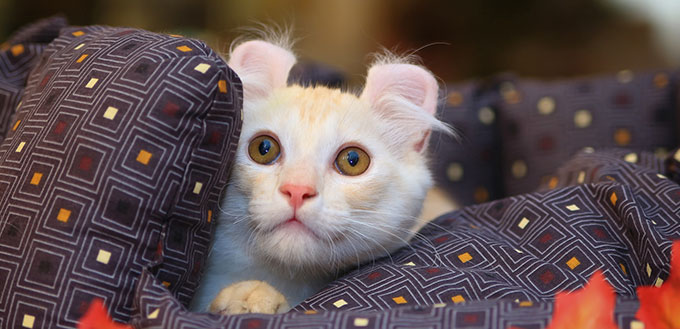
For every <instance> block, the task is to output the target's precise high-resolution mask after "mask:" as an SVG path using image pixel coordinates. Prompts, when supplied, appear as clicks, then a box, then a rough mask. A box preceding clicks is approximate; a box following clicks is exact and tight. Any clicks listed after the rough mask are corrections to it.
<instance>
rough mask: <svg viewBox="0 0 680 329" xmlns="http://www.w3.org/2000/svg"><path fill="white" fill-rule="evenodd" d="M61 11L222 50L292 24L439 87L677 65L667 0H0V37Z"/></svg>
mask: <svg viewBox="0 0 680 329" xmlns="http://www.w3.org/2000/svg"><path fill="white" fill-rule="evenodd" d="M55 14H62V15H64V16H66V17H67V18H68V20H69V21H70V23H71V24H73V25H89V24H104V25H114V26H131V27H138V28H143V29H147V30H151V31H156V32H167V33H177V34H182V35H185V36H190V37H196V38H199V39H202V40H204V41H206V42H207V43H208V44H209V45H210V46H212V47H213V48H214V49H216V50H218V51H222V52H226V51H227V50H228V48H229V44H230V42H231V40H233V39H234V38H235V37H236V36H237V35H238V34H239V30H238V28H239V27H243V26H254V25H255V22H264V23H269V22H274V23H277V24H284V25H285V24H289V25H294V27H295V33H294V35H295V37H297V38H299V42H298V43H297V46H296V51H297V53H298V55H299V56H300V57H301V58H303V59H308V60H316V61H322V62H325V63H327V64H329V65H331V66H333V67H335V68H337V69H339V70H341V71H344V72H346V73H347V77H348V79H349V81H350V83H351V84H355V83H359V82H361V81H362V80H363V76H364V74H365V67H366V65H367V64H368V63H369V62H370V58H369V57H368V56H367V54H369V53H371V52H374V51H377V50H379V49H380V47H381V46H384V47H387V48H388V49H396V50H399V51H402V52H409V51H414V50H417V51H416V54H417V55H419V56H420V57H422V59H423V63H424V64H425V65H426V66H427V67H429V68H430V69H431V70H432V71H433V72H434V73H435V74H436V75H438V76H439V77H440V78H441V79H442V80H444V81H447V82H456V81H462V80H467V79H472V78H483V77H487V76H490V75H492V74H495V73H499V72H514V73H516V74H518V75H520V76H525V77H538V78H564V77H573V76H582V75H591V74H598V73H610V72H616V71H619V70H622V69H633V70H637V69H656V68H669V67H678V66H679V65H680V1H678V0H515V1H507V0H480V1H470V0H370V1H367V0H323V1H322V0H293V1H274V0H249V1H236V0H88V1H84V0H82V1H80V0H60V1H54V0H32V1H22V0H0V40H4V39H5V38H7V36H8V35H9V34H10V33H11V32H12V31H14V30H16V29H17V28H19V27H20V26H22V25H24V24H26V23H29V22H31V21H33V20H36V19H39V18H42V17H47V16H51V15H55Z"/></svg>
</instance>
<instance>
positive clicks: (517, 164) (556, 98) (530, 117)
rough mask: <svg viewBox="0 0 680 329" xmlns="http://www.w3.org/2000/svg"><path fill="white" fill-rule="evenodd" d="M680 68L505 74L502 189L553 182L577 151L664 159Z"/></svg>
mask: <svg viewBox="0 0 680 329" xmlns="http://www.w3.org/2000/svg"><path fill="white" fill-rule="evenodd" d="M679 78H680V75H679V73H678V71H670V70H665V71H662V70H656V71H648V72H629V71H623V72H620V73H619V74H617V75H611V76H606V75H605V76H599V77H589V78H580V79H572V80H561V81H559V80H558V81H554V82H546V81H536V80H529V79H507V80H506V81H504V82H502V83H501V84H500V85H499V86H500V88H499V94H500V95H501V101H500V103H499V105H498V112H499V121H500V123H499V127H500V142H501V148H500V149H501V150H502V151H501V152H502V153H503V155H502V165H503V167H502V172H503V181H504V182H503V184H504V193H505V195H507V196H510V195H515V194H519V193H526V192H531V191H534V190H535V189H536V188H537V187H538V186H539V185H540V184H542V183H549V182H550V181H551V180H552V181H553V183H554V179H553V178H554V177H553V176H552V173H553V172H554V171H555V170H556V169H557V168H558V167H559V166H560V165H561V164H562V163H564V161H566V160H567V159H569V157H571V156H572V155H574V154H576V153H577V152H579V151H580V150H582V149H584V148H587V147H590V148H594V149H601V148H612V147H625V148H627V149H630V150H633V151H652V152H656V153H657V154H658V155H659V156H661V157H664V156H665V155H666V154H667V152H668V151H670V150H671V149H673V148H674V147H676V146H677V145H678V142H679V140H678V138H679V137H680V136H679V135H678V131H677V122H678V108H679V107H678V106H679V105H680V103H679V102H678V96H677V95H678V86H679V84H678V82H679V81H678V79H679Z"/></svg>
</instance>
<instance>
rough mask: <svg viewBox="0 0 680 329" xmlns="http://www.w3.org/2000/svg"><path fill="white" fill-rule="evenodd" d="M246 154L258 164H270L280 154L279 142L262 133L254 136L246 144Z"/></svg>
mask: <svg viewBox="0 0 680 329" xmlns="http://www.w3.org/2000/svg"><path fill="white" fill-rule="evenodd" d="M248 154H249V155H250V158H251V159H253V161H255V162H257V163H259V164H264V165H268V164H272V163H274V161H276V159H278V158H279V154H281V147H279V142H277V141H276V139H274V138H273V137H271V136H267V135H262V136H259V137H256V138H255V139H253V140H252V141H251V142H250V145H248Z"/></svg>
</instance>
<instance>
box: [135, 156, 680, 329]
mask: <svg viewBox="0 0 680 329" xmlns="http://www.w3.org/2000/svg"><path fill="white" fill-rule="evenodd" d="M629 153H630V151H625V150H610V151H604V152H598V151H596V152H593V153H587V152H582V153H579V154H578V155H577V156H575V157H574V158H572V159H571V160H569V161H566V162H565V164H564V166H563V167H562V168H560V170H559V171H558V172H557V174H556V177H559V178H560V181H561V182H563V183H561V185H559V186H557V187H554V188H552V189H548V190H545V191H542V192H533V193H528V194H523V195H518V196H513V197H509V198H505V199H500V200H496V201H492V202H487V203H484V204H480V205H475V206H468V207H465V208H463V209H461V210H459V211H454V212H452V213H448V214H445V215H443V216H441V217H439V218H438V219H436V220H435V221H434V222H433V223H431V224H429V225H428V226H426V227H424V228H423V230H421V232H420V234H421V235H420V236H419V237H417V238H416V239H415V240H414V241H413V242H412V243H411V245H409V246H408V247H405V248H403V249H401V250H399V251H397V252H395V253H394V254H392V255H391V257H387V258H383V259H379V260H376V261H375V262H374V263H370V264H365V265H363V266H361V267H359V268H358V269H355V270H353V271H350V272H349V273H347V274H345V275H344V276H343V277H341V278H340V279H338V280H336V281H334V282H332V283H331V284H329V285H328V286H327V287H326V288H325V289H323V290H322V291H320V292H318V293H317V294H315V295H314V296H312V297H310V298H308V299H307V300H306V301H304V302H303V303H302V304H300V305H298V306H296V307H295V309H294V310H293V311H291V312H289V313H287V314H283V315H273V316H266V315H259V314H248V315H235V316H217V315H208V314H197V313H189V312H187V311H186V310H185V309H184V308H183V307H182V306H181V304H180V303H178V302H176V301H175V300H174V299H173V298H172V296H171V295H170V294H168V293H167V291H166V289H164V287H163V285H162V283H161V282H160V281H159V280H157V279H154V278H153V276H152V275H150V274H149V273H144V274H143V275H142V279H141V281H140V285H139V296H140V299H138V300H137V302H138V303H139V304H137V308H138V309H139V314H137V315H135V317H134V319H133V322H132V323H133V324H134V325H135V326H136V327H137V328H156V327H182V326H185V327H195V328H243V327H246V328H284V327H305V328H307V327H323V328H347V327H349V328H396V327H403V328H422V327H433V328H492V329H495V328H498V329H501V328H503V329H504V328H508V327H510V326H517V327H520V328H544V327H546V326H547V325H548V324H549V322H550V319H551V317H552V311H553V307H554V304H553V298H554V296H555V294H556V293H557V292H560V291H565V290H566V291H571V290H574V289H578V288H580V287H582V286H583V285H584V284H585V283H586V282H587V280H588V278H590V277H591V276H592V275H593V273H594V272H595V271H596V270H602V272H603V273H604V275H605V276H606V278H607V281H608V282H609V283H611V285H612V286H613V288H614V289H615V291H616V292H617V294H618V295H617V299H616V310H615V312H614V318H613V319H614V321H615V322H616V323H617V324H618V325H619V326H620V328H639V326H640V324H641V323H640V322H639V321H638V320H637V319H636V318H635V313H636V311H637V309H638V306H639V305H638V302H637V299H636V287H637V286H641V285H646V286H651V285H655V286H659V285H661V284H663V282H664V281H665V280H666V279H667V278H668V275H669V261H670V250H671V244H672V241H673V240H677V239H680V215H678V213H677V209H678V208H679V207H680V185H678V183H677V182H675V181H673V180H671V179H669V177H673V176H674V175H677V173H678V171H677V170H678V169H677V168H676V169H675V170H676V171H675V172H667V171H663V168H665V167H664V161H663V160H662V159H658V158H657V157H656V156H655V155H654V154H652V153H640V154H638V157H639V158H638V159H639V161H638V162H636V163H632V162H630V161H627V160H626V158H628V159H630V156H628V154H629ZM673 161H674V160H673ZM659 169H661V170H662V171H661V172H659V171H658V170H659ZM581 173H583V177H584V181H583V182H579V178H578V177H579V176H581Z"/></svg>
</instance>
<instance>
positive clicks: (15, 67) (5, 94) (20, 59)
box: [0, 17, 66, 142]
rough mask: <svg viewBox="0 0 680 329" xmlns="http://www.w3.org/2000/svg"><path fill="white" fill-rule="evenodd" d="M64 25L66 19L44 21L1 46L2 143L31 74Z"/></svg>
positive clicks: (0, 133)
mask: <svg viewBox="0 0 680 329" xmlns="http://www.w3.org/2000/svg"><path fill="white" fill-rule="evenodd" d="M64 26H66V20H65V19H63V18H61V17H53V18H48V19H44V20H41V21H38V22H36V23H34V24H31V25H29V26H26V27H24V28H22V29H20V30H19V31H17V32H15V33H14V34H13V35H12V36H11V37H10V39H9V40H8V41H7V42H3V43H2V44H0V142H2V140H3V139H4V138H5V135H7V131H8V130H9V129H10V128H11V126H10V124H11V122H12V120H11V118H12V115H14V112H15V109H16V107H17V105H18V104H19V100H20V99H19V98H20V96H21V92H22V91H23V89H24V87H25V86H26V79H27V78H28V73H29V72H30V70H31V69H32V68H33V67H34V66H35V65H36V63H37V61H38V59H39V57H40V54H42V51H43V49H44V48H45V47H46V46H47V44H48V43H50V42H51V41H52V40H53V39H54V38H56V37H57V36H58V35H59V30H60V29H61V28H62V27H64Z"/></svg>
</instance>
